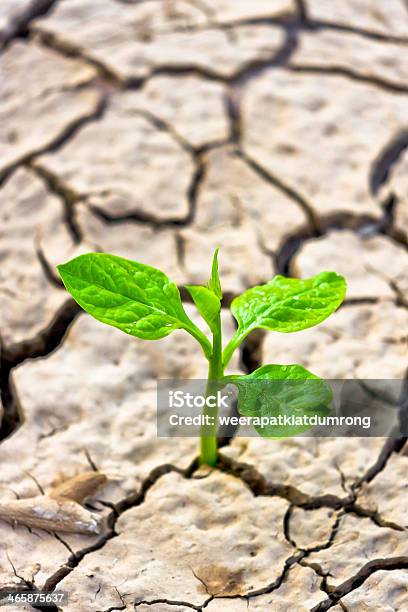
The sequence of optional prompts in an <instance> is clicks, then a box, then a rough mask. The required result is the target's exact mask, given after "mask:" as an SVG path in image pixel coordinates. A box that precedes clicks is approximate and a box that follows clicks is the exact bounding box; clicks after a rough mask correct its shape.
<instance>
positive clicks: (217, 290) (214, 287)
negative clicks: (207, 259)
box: [208, 249, 222, 300]
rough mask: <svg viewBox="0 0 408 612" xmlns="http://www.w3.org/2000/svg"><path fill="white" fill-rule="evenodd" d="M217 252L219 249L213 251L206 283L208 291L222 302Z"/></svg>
mask: <svg viewBox="0 0 408 612" xmlns="http://www.w3.org/2000/svg"><path fill="white" fill-rule="evenodd" d="M218 251H219V249H215V252H214V256H213V263H212V269H211V277H210V280H209V281H208V289H210V290H211V291H212V292H213V293H214V294H215V295H216V296H217V298H218V299H219V300H222V291H221V283H220V277H219V274H218Z"/></svg>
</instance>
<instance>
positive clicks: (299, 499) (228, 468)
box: [218, 438, 405, 531]
mask: <svg viewBox="0 0 408 612" xmlns="http://www.w3.org/2000/svg"><path fill="white" fill-rule="evenodd" d="M402 440H403V442H402ZM403 444H405V438H404V439H401V438H394V439H392V441H391V442H390V441H388V440H387V442H386V444H385V446H386V450H384V449H383V450H382V452H381V453H380V457H379V459H378V460H377V462H376V463H375V464H374V465H373V466H371V468H370V469H369V475H364V476H363V477H362V478H360V479H359V480H358V481H357V482H356V484H355V486H354V487H353V486H352V487H351V492H350V494H348V495H346V496H344V497H339V496H337V495H334V494H332V493H326V494H322V495H316V496H312V495H309V494H307V493H304V492H303V491H301V490H300V489H298V488H297V487H295V486H293V485H288V484H281V483H273V482H268V481H267V480H266V478H265V477H264V476H263V475H262V474H261V473H260V472H258V470H257V469H256V468H255V467H254V466H252V465H249V464H246V463H243V462H239V461H236V460H235V459H231V458H229V457H226V456H225V455H222V454H220V455H219V458H220V463H219V466H218V467H219V469H220V470H221V471H222V472H224V473H226V474H230V475H231V476H234V477H235V478H238V479H239V480H241V481H242V482H243V483H244V484H245V485H246V486H247V487H248V489H249V490H250V491H251V492H252V493H253V494H254V495H255V496H266V497H281V498H282V499H285V500H286V501H288V502H289V503H290V504H291V505H292V506H295V507H298V508H303V509H304V510H317V509H319V508H331V509H333V510H342V511H343V512H346V513H350V514H354V515H356V516H359V517H362V518H368V519H370V520H371V521H372V522H373V523H374V524H375V525H377V526H378V527H384V528H388V529H394V530H396V531H404V527H403V526H401V525H398V524H396V523H393V522H391V521H386V520H385V519H383V518H382V517H381V515H380V514H379V513H378V512H377V511H376V510H370V509H367V508H364V507H362V506H360V505H359V504H358V502H357V496H358V491H359V488H360V487H361V484H359V483H360V482H361V483H364V482H366V478H367V477H369V478H371V480H372V479H373V478H374V477H375V476H376V475H377V474H378V473H379V472H381V471H382V469H384V467H385V465H386V463H387V461H388V459H389V457H390V456H391V455H392V454H393V453H397V452H400V450H401V449H402V447H403ZM385 457H386V458H385Z"/></svg>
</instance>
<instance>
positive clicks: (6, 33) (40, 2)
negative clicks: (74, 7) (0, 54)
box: [0, 0, 58, 51]
mask: <svg viewBox="0 0 408 612" xmlns="http://www.w3.org/2000/svg"><path fill="white" fill-rule="evenodd" d="M57 1H58V0H32V1H31V2H30V3H29V4H28V6H26V8H25V9H23V10H20V11H17V13H15V14H14V15H13V16H12V17H11V18H10V19H9V21H8V23H7V25H6V27H5V28H4V29H3V30H2V31H1V32H0V51H2V50H4V49H6V48H7V47H8V45H9V44H10V43H11V42H12V40H13V39H14V38H25V37H27V36H28V31H29V26H30V23H31V21H33V20H34V19H36V18H37V17H45V16H46V15H48V14H49V13H50V12H51V10H52V9H53V7H54V6H55V4H56V3H57Z"/></svg>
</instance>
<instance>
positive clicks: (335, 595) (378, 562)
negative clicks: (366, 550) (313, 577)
mask: <svg viewBox="0 0 408 612" xmlns="http://www.w3.org/2000/svg"><path fill="white" fill-rule="evenodd" d="M398 569H408V557H388V558H386V559H373V560H372V561H369V562H368V563H366V564H365V565H363V567H362V568H361V569H360V570H359V571H358V572H357V573H356V574H355V575H354V576H351V578H348V579H347V580H345V581H344V582H342V583H341V584H340V585H339V586H338V587H336V588H330V587H327V592H328V595H329V598H328V599H326V600H325V601H322V602H321V603H319V604H318V605H317V606H314V607H313V608H312V610H311V611H310V612H326V610H329V609H330V608H333V607H334V606H335V605H336V604H337V603H338V602H339V600H340V599H341V598H342V597H345V596H346V595H348V594H349V593H351V592H352V591H355V590H356V589H358V587H360V586H361V585H362V584H363V583H364V582H365V581H366V580H367V579H368V578H369V577H370V576H371V575H372V574H374V573H375V572H378V571H380V570H385V571H392V570H398Z"/></svg>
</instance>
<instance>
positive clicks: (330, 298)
mask: <svg viewBox="0 0 408 612" xmlns="http://www.w3.org/2000/svg"><path fill="white" fill-rule="evenodd" d="M58 270H59V273H60V275H61V278H62V280H63V283H64V285H65V287H66V289H67V290H68V291H69V293H70V294H71V295H72V296H73V298H74V299H75V300H76V301H77V302H78V304H79V305H80V306H81V307H82V308H83V309H84V310H85V311H86V312H88V313H89V314H90V315H92V316H93V317H94V318H95V319H98V321H102V322H103V323H106V324H107V325H112V326H113V327H117V328H118V329H120V330H122V331H123V332H125V333H126V334H130V335H131V336H136V337H137V338H142V339H144V340H160V339H161V338H165V337H166V336H168V335H169V334H171V332H172V331H174V330H175V329H184V330H185V331H186V332H187V333H189V334H191V335H192V336H193V337H194V338H195V339H196V340H197V342H198V343H199V344H200V345H201V348H202V350H203V353H204V355H205V357H206V359H207V360H208V380H207V390H206V393H207V397H208V396H210V395H214V394H216V392H217V391H218V390H219V389H220V388H222V387H225V386H226V385H227V384H229V383H232V384H234V385H235V386H236V387H237V388H238V392H239V395H238V410H239V412H240V414H241V415H244V416H250V417H261V416H265V415H271V414H272V415H275V416H276V415H277V414H279V413H281V412H288V411H290V412H292V413H293V412H295V413H296V414H298V415H299V414H309V415H310V414H327V411H328V409H327V406H328V404H329V403H330V400H331V391H330V387H329V386H328V385H327V383H325V382H324V381H323V380H321V379H320V378H319V377H317V376H315V375H314V374H312V373H311V372H309V371H308V370H306V369H305V368H304V367H302V366H300V365H276V364H273V365H264V366H262V367H260V368H259V369H257V370H256V371H255V372H253V373H251V374H248V375H242V376H239V375H229V376H225V374H224V371H225V369H226V368H227V366H228V364H229V362H230V360H231V357H232V355H233V354H234V352H235V351H236V350H237V348H238V347H239V346H240V344H241V343H242V341H243V340H244V339H245V338H246V337H247V336H248V334H249V333H250V332H251V331H253V330H255V329H259V328H261V329H266V330H271V331H275V332H283V333H289V332H297V331H301V330H303V329H307V328H309V327H313V326H315V325H318V324H319V323H321V322H322V321H324V320H325V319H327V317H329V316H330V315H331V314H332V313H333V312H334V311H335V310H336V309H337V308H338V307H339V306H340V304H341V303H342V301H343V299H344V296H345V292H346V282H345V280H344V278H343V277H342V276H340V275H338V274H336V273H335V272H321V273H320V274H317V275H316V276H313V277H311V278H308V279H304V280H300V279H296V278H285V277H284V276H275V278H274V279H273V280H271V281H270V282H269V283H267V284H266V285H260V286H258V287H253V288H252V289H249V290H248V291H245V292H244V293H243V294H242V295H240V296H238V297H236V298H235V299H234V300H233V301H232V303H231V312H232V314H233V315H234V317H235V319H236V321H237V330H236V333H235V334H234V336H233V337H232V338H231V340H230V341H229V342H228V344H227V345H226V346H225V348H223V344H222V331H221V301H222V297H223V296H222V291H221V284H220V279H219V275H218V249H217V251H216V252H215V253H214V257H213V263H212V270H211V276H210V279H209V281H208V283H207V284H206V285H202V286H201V285H186V289H187V291H188V292H189V293H190V295H191V297H192V299H193V301H194V303H195V305H196V307H197V309H198V311H199V313H200V314H201V316H202V318H203V319H204V321H205V322H206V324H207V325H208V327H209V329H210V331H211V334H212V342H210V340H209V339H208V338H207V336H206V335H205V334H204V333H203V331H202V330H201V329H199V328H198V327H197V326H196V325H195V323H193V321H191V319H190V318H189V317H188V315H187V313H186V311H185V310H184V308H183V305H182V301H181V297H180V293H179V290H178V288H177V286H176V285H175V284H174V283H173V282H172V281H171V280H170V279H169V278H168V277H167V276H166V275H165V274H164V273H163V272H161V271H160V270H157V269H156V268H152V267H151V266H147V265H145V264H141V263H138V262H136V261H131V260H129V259H123V258H122V257H117V256H116V255H108V254H104V253H89V254H86V255H80V256H79V257H76V258H75V259H73V260H71V261H69V262H68V263H66V264H62V265H60V266H58ZM204 415H205V416H207V417H209V418H207V419H206V423H207V424H204V425H203V426H202V428H201V452H200V461H201V463H202V464H207V465H210V466H214V465H216V463H217V429H218V427H217V407H212V406H211V407H210V406H206V407H205V408H204ZM260 423H261V424H258V425H255V429H256V430H257V431H258V433H260V434H261V435H262V436H265V437H268V438H273V437H288V436H293V435H297V434H299V433H301V432H302V431H305V429H307V427H306V428H305V427H304V426H302V425H299V426H296V425H295V426H292V427H288V426H279V427H273V426H270V425H264V424H263V421H262V420H261V421H260Z"/></svg>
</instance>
